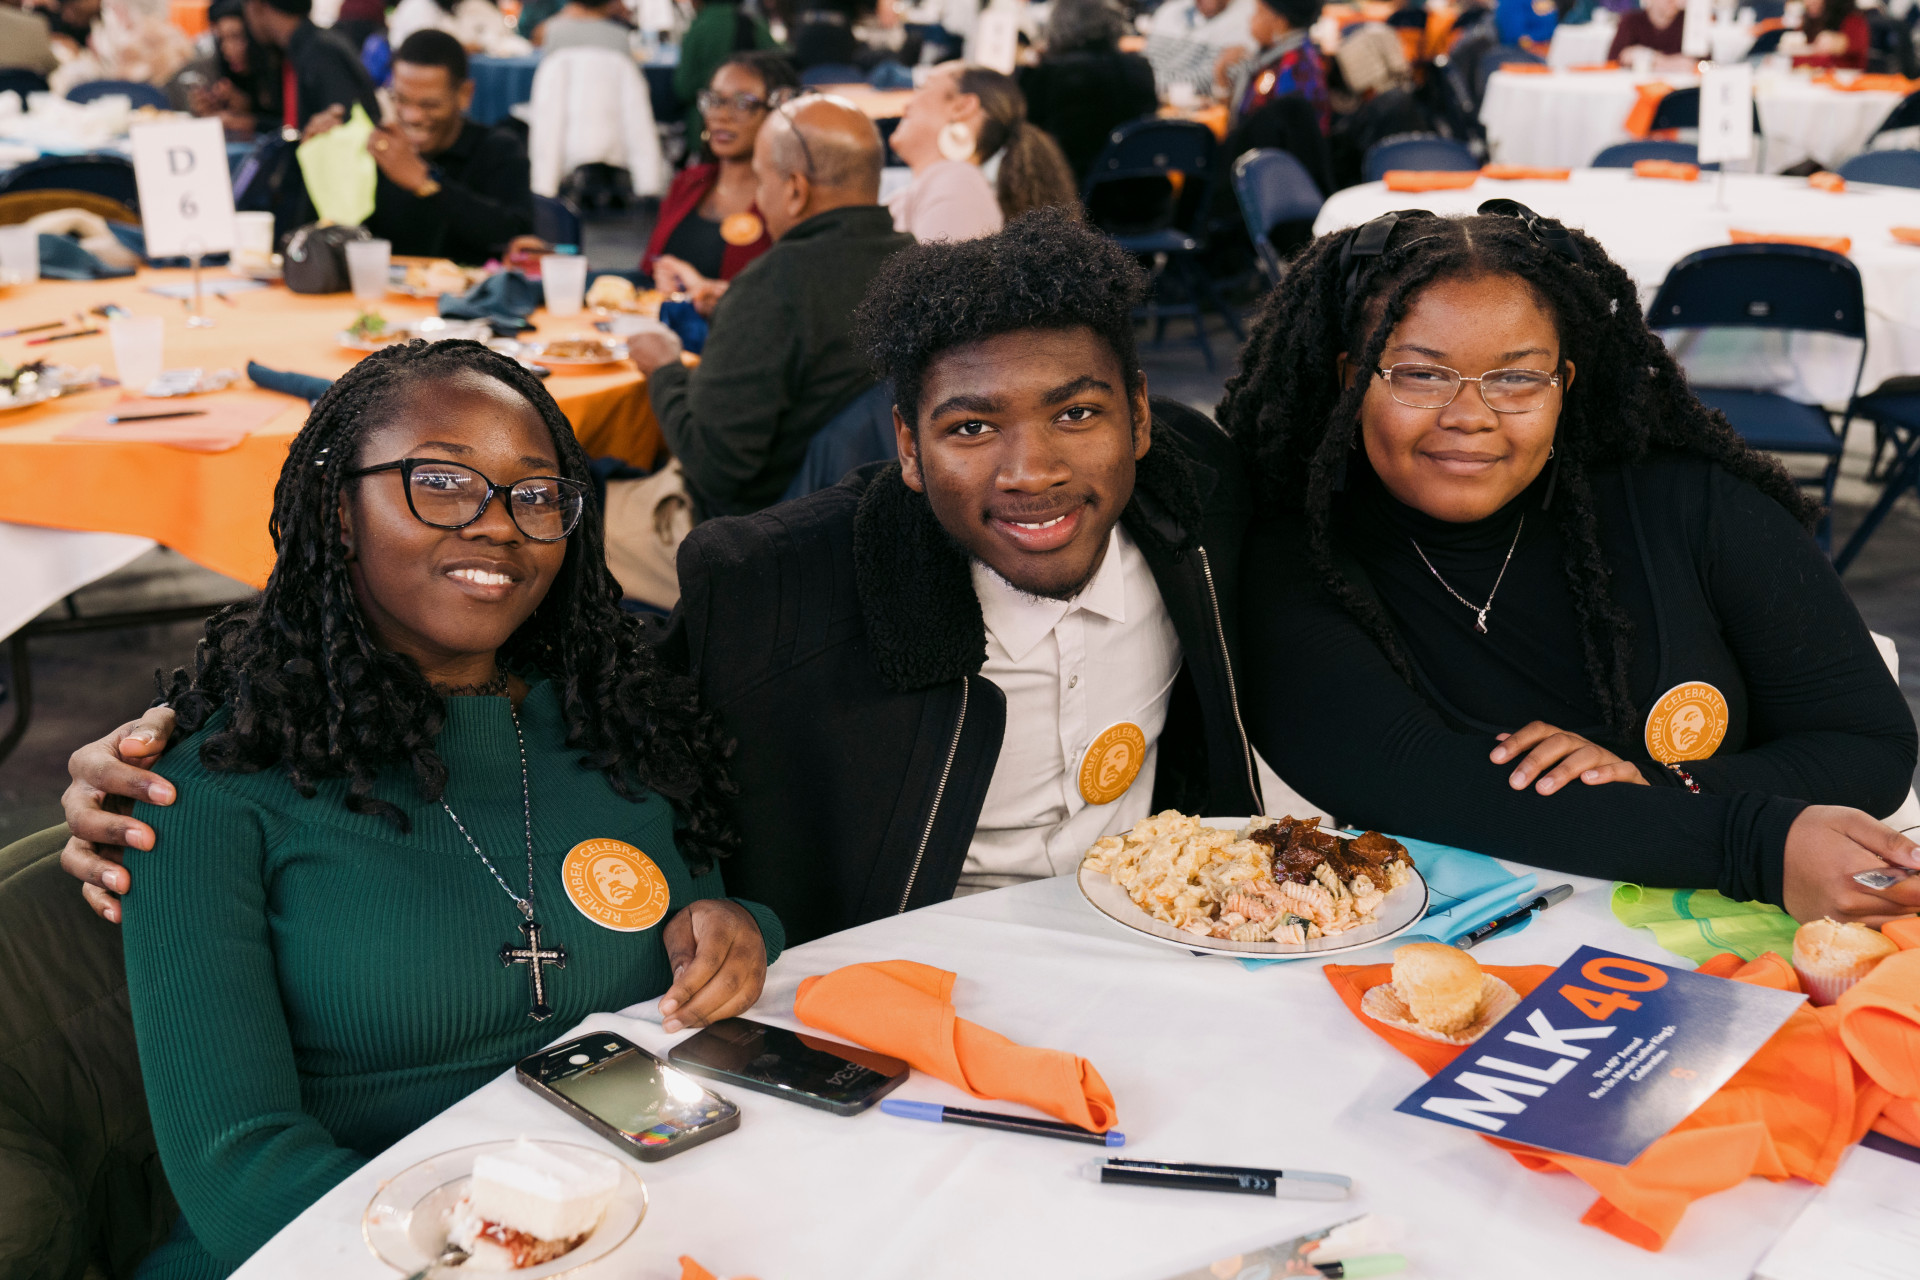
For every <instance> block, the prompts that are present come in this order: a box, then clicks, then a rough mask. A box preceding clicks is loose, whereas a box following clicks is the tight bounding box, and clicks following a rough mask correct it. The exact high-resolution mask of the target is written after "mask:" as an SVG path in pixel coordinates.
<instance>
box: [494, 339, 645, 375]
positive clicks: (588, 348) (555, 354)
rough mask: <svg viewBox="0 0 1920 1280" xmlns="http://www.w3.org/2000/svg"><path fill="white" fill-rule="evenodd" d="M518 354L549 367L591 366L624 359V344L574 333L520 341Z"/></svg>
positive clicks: (625, 349)
mask: <svg viewBox="0 0 1920 1280" xmlns="http://www.w3.org/2000/svg"><path fill="white" fill-rule="evenodd" d="M518 354H519V355H521V356H524V357H525V358H526V359H528V360H531V361H533V362H534V363H535V364H541V365H545V366H546V367H547V368H549V369H591V368H593V367H594V366H596V365H603V364H612V363H614V362H615V361H616V360H625V359H626V358H627V344H626V343H624V342H616V341H614V340H612V339H609V338H601V337H585V336H576V337H572V338H557V339H555V340H554V341H552V342H523V343H521V344H520V350H519V352H518Z"/></svg>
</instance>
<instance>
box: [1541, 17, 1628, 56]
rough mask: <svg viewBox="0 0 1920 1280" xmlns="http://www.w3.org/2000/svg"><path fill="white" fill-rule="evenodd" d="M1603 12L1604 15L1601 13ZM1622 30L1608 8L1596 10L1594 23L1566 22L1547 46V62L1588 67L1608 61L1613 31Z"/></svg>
mask: <svg viewBox="0 0 1920 1280" xmlns="http://www.w3.org/2000/svg"><path fill="white" fill-rule="evenodd" d="M1603 13H1604V14H1606V17H1604V18H1602V17H1601V16H1600V15H1601V14H1603ZM1619 29H1620V24H1619V22H1618V21H1617V20H1616V19H1615V18H1614V16H1613V14H1612V13H1610V12H1608V11H1607V10H1605V9H1602V10H1600V11H1599V12H1598V13H1595V14H1594V16H1593V21H1591V22H1581V23H1577V24H1573V25H1569V24H1567V23H1564V22H1563V23H1561V24H1560V25H1559V26H1557V27H1555V28H1554V29H1553V43H1551V44H1549V45H1548V46H1547V65H1548V66H1550V67H1589V66H1595V65H1598V64H1599V63H1602V62H1605V61H1606V60H1607V50H1608V49H1610V48H1611V47H1612V46H1613V33H1614V32H1616V31H1618V30H1619Z"/></svg>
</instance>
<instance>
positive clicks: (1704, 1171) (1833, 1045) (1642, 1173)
mask: <svg viewBox="0 0 1920 1280" xmlns="http://www.w3.org/2000/svg"><path fill="white" fill-rule="evenodd" d="M1883 932H1885V933H1886V935H1887V936H1888V937H1889V938H1891V939H1892V940H1893V941H1894V942H1895V943H1896V944H1897V945H1899V946H1901V947H1903V948H1907V949H1908V950H1906V951H1904V952H1903V953H1902V954H1901V955H1895V956H1890V957H1888V958H1887V959H1886V960H1884V961H1882V962H1881V964H1880V966H1879V968H1877V969H1875V970H1874V971H1873V973H1872V974H1870V975H1869V976H1868V978H1867V979H1866V980H1864V981H1862V982H1861V983H1859V984H1858V985H1856V986H1855V987H1854V988H1853V989H1852V990H1850V991H1848V992H1847V993H1846V995H1844V996H1842V997H1841V1000H1840V1002H1839V1003H1837V1004H1835V1005H1833V1006H1831V1007H1829V1008H1825V1009H1815V1008H1813V1007H1812V1006H1811V1005H1806V1006H1802V1007H1801V1008H1800V1009H1798V1010H1796V1011H1795V1012H1794V1014H1793V1016H1792V1017H1790V1018H1789V1019H1787V1022H1786V1023H1785V1025H1783V1026H1782V1027H1781V1029H1780V1030H1779V1031H1778V1032H1776V1033H1775V1034H1774V1036H1773V1038H1772V1039H1770V1040H1768V1041H1767V1043H1766V1044H1765V1045H1763V1046H1762V1047H1761V1049H1760V1052H1758V1053H1757V1054H1755V1055H1754V1056H1753V1058H1752V1059H1751V1060H1749V1061H1748V1063H1747V1064H1746V1065H1745V1066H1744V1067H1742V1068H1741V1069H1740V1070H1739V1071H1738V1072H1736V1073H1735V1074H1734V1077H1733V1078H1732V1079H1731V1080H1729V1081H1728V1082H1727V1083H1726V1084H1725V1085H1723V1086H1721V1088H1720V1089H1719V1091H1718V1092H1716V1093H1715V1094H1714V1095H1713V1096H1712V1097H1710V1098H1708V1099H1707V1100H1706V1101H1705V1102H1704V1103H1702V1104H1701V1105H1700V1107H1699V1108H1698V1109H1697V1110H1695V1111H1694V1113H1693V1114H1692V1115H1690V1116H1688V1117H1687V1118H1686V1119H1685V1120H1683V1121H1681V1122H1680V1123H1679V1124H1678V1125H1676V1126H1675V1127H1674V1128H1673V1129H1672V1130H1671V1131H1670V1132H1668V1133H1667V1134H1666V1135H1665V1136H1663V1137H1661V1138H1660V1139H1658V1140H1657V1141H1655V1142H1654V1143H1653V1144H1652V1145H1651V1146H1649V1147H1648V1148H1647V1149H1646V1150H1645V1151H1643V1152H1641V1153H1640V1157H1639V1158H1638V1159H1636V1160H1635V1161H1634V1162H1633V1163H1632V1164H1630V1165H1626V1166H1624V1167H1623V1166H1620V1165H1610V1164H1602V1163H1600V1162H1599V1161H1596V1160H1586V1159H1582V1158H1580V1157H1578V1156H1568V1155H1559V1154H1556V1153H1554V1152H1550V1151H1542V1150H1539V1149H1537V1148H1533V1147H1521V1146H1518V1145H1516V1144H1514V1143H1510V1142H1503V1141H1501V1140H1499V1139H1497V1138H1489V1139H1487V1141H1490V1142H1492V1143H1493V1144H1494V1145H1495V1146H1498V1147H1501V1148H1503V1149H1505V1150H1506V1151H1508V1152H1510V1153H1511V1154H1512V1155H1513V1156H1514V1158H1515V1159H1516V1160H1518V1161H1519V1162H1520V1163H1521V1164H1523V1165H1525V1166H1526V1167H1527V1168H1529V1169H1533V1170H1536V1171H1550V1170H1555V1169H1560V1170H1565V1171H1566V1172H1568V1173H1571V1174H1573V1175H1574V1176H1575V1177H1577V1178H1579V1179H1580V1180H1581V1181H1582V1182H1585V1183H1586V1184H1587V1185H1588V1186H1590V1187H1592V1188H1593V1189H1594V1190H1595V1191H1597V1192H1598V1193H1599V1195H1600V1198H1599V1199H1598V1200H1596V1201H1595V1202H1594V1204H1593V1206H1592V1207H1591V1208H1590V1209H1588V1210H1587V1212H1586V1214H1585V1216H1583V1217H1582V1218H1581V1221H1582V1222H1585V1223H1587V1224H1588V1225H1589V1226H1596V1227H1599V1228H1600V1229H1601V1230H1603V1231H1606V1232H1608V1233H1610V1234H1612V1235H1615V1236H1618V1237H1619V1238H1620V1239H1622V1240H1625V1241H1628V1242H1629V1243H1631V1244H1636V1245H1639V1246H1640V1247H1641V1248H1644V1249H1654V1250H1657V1249H1659V1248H1660V1247H1661V1246H1663V1245H1664V1244H1666V1242H1667V1239H1668V1237H1670V1236H1671V1235H1672V1234H1673V1231H1674V1229H1675V1228H1676V1227H1677V1226H1679V1224H1680V1219H1681V1217H1682V1216H1683V1215H1684V1214H1685V1213H1686V1209H1687V1206H1688V1205H1690V1204H1691V1203H1693V1201H1695V1200H1698V1199H1700V1198H1701V1197H1703V1196H1707V1195H1711V1194H1712V1193H1714V1192H1716V1191H1722V1190H1725V1189H1726V1188H1728V1187H1732V1186H1736V1185H1738V1184H1739V1183H1741V1182H1743V1181H1745V1180H1746V1179H1747V1178H1748V1177H1750V1176H1755V1175H1757V1176H1760V1177H1764V1178H1772V1179H1780V1178H1785V1177H1800V1178H1806V1179H1808V1180H1809V1181H1812V1182H1821V1183H1824V1182H1826V1181H1827V1179H1828V1178H1829V1177H1831V1176H1832V1174H1833V1170H1834V1168H1835V1167H1836V1166H1837V1165H1838V1164H1839V1162H1840V1158H1841V1156H1842V1155H1844V1154H1845V1152H1846V1149H1847V1148H1848V1147H1849V1146H1851V1145H1852V1144H1853V1143H1856V1142H1858V1141H1859V1140H1860V1138H1861V1137H1862V1135H1864V1134H1865V1133H1866V1131H1867V1130H1868V1129H1869V1128H1878V1129H1879V1130H1881V1131H1882V1132H1884V1133H1887V1134H1889V1135H1890V1136H1892V1137H1895V1138H1898V1139H1900V1140H1901V1141H1905V1142H1911V1141H1913V1140H1914V1139H1915V1138H1916V1137H1920V922H1902V924H1900V925H1894V926H1889V927H1888V928H1887V929H1886V930H1884V931H1883ZM1895 961H1899V962H1900V964H1899V965H1898V966H1897V967H1895V968H1888V966H1889V965H1893V964H1894V963H1895ZM1699 971H1700V972H1701V973H1706V974H1711V975H1713V976H1714V977H1720V978H1728V979H1731V980H1733V981H1735V982H1750V983H1753V984H1755V985H1756V986H1766V987H1774V988H1777V989H1779V990H1783V991H1798V990H1799V989H1800V985H1799V979H1798V978H1797V977H1795V976H1794V972H1793V968H1792V966H1791V965H1789V964H1788V963H1787V962H1786V961H1785V960H1783V959H1781V958H1780V957H1779V956H1778V955H1776V954H1774V953H1772V952H1767V953H1765V954H1763V955H1762V956H1761V957H1760V958H1759V959H1757V960H1753V961H1750V962H1746V963H1742V962H1741V960H1740V958H1739V957H1738V956H1734V955H1727V954H1722V955H1718V956H1715V957H1714V958H1713V959H1712V960H1709V961H1708V962H1707V963H1706V964H1703V965H1701V966H1700V970H1699ZM1487 972H1488V973H1493V974H1497V975H1498V976H1500V977H1502V978H1505V979H1506V980H1507V981H1508V982H1509V983H1510V984H1512V986H1513V988H1514V989H1515V990H1516V991H1519V992H1520V993H1521V994H1522V995H1526V994H1528V993H1529V992H1531V991H1532V990H1533V989H1534V987H1536V986H1537V985H1539V983H1540V982H1541V981H1542V980H1544V979H1545V978H1546V977H1547V975H1548V974H1550V973H1551V972H1552V970H1551V969H1550V968H1548V967H1547V966H1545V965H1532V966H1527V967H1525V968H1499V967H1490V968H1488V970H1487ZM1325 973H1326V975H1327V979H1328V981H1329V982H1331V983H1332V984H1333V988H1334V991H1335V992H1336V993H1337V994H1338V995H1339V996H1340V999H1341V1000H1342V1001H1343V1002H1345V1004H1346V1005H1347V1007H1348V1008H1349V1009H1352V1010H1353V1012H1354V1016H1356V1017H1358V1018H1359V1019H1360V1020H1361V1022H1363V1023H1365V1024H1366V1026H1367V1029H1368V1030H1370V1031H1372V1032H1373V1033H1374V1034H1376V1035H1378V1036H1380V1037H1381V1038H1382V1039H1384V1040H1386V1041H1387V1042H1388V1043H1389V1044H1392V1045H1393V1046H1394V1047H1395V1048H1396V1049H1399V1050H1400V1051H1401V1052H1402V1053H1404V1054H1406V1055H1407V1056H1408V1057H1409V1058H1412V1059H1413V1060H1414V1061H1415V1062H1416V1063H1418V1064H1419V1065H1420V1067H1421V1069H1422V1070H1424V1071H1425V1072H1426V1073H1427V1074H1428V1075H1432V1074H1434V1073H1435V1072H1437V1071H1439V1070H1440V1069H1441V1068H1442V1067H1444V1066H1445V1065H1446V1064H1447V1063H1449V1062H1451V1061H1452V1060H1453V1059H1454V1057H1456V1056H1457V1055H1458V1054H1459V1053H1460V1050H1459V1049H1458V1048H1455V1047H1454V1046H1451V1045H1443V1044H1436V1043H1434V1042H1433V1041H1430V1040H1422V1039H1419V1038H1418V1037H1415V1036H1410V1035H1408V1034H1407V1033H1405V1032H1403V1031H1400V1030H1397V1029H1395V1028H1393V1027H1388V1026H1385V1025H1383V1024H1381V1023H1378V1022H1375V1021H1374V1020H1373V1019H1371V1018H1368V1017H1366V1016H1365V1015H1363V1014H1361V1012H1360V1000H1361V997H1362V996H1364V995H1365V994H1366V992H1367V990H1368V989H1369V988H1371V987H1374V986H1378V985H1379V984H1380V983H1382V982H1390V981H1392V979H1393V967H1392V966H1391V965H1384V964H1379V965H1366V966H1361V967H1349V966H1343V965H1328V966H1327V967H1326V969H1325ZM1883 974H1884V977H1883V976H1882V975H1883ZM1850 1034H1851V1041H1850V1040H1849V1035H1850ZM1854 1043H1858V1044H1859V1045H1861V1046H1862V1047H1863V1048H1864V1049H1865V1050H1866V1052H1867V1055H1868V1056H1867V1059H1866V1060H1865V1061H1862V1060H1861V1059H1860V1057H1859V1055H1858V1054H1857V1053H1852V1052H1850V1050H1852V1049H1853V1045H1854ZM1868 1063H1871V1064H1872V1065H1870V1066H1869V1065H1867V1064H1868ZM1876 1072H1878V1073H1880V1074H1878V1075H1876V1074H1875V1073H1876ZM1882 1077H1884V1078H1882ZM1889 1083H1891V1084H1892V1085H1893V1086H1895V1088H1896V1089H1908V1090H1912V1093H1910V1094H1908V1095H1906V1096H1898V1095H1897V1094H1896V1092H1895V1091H1894V1090H1892V1089H1889V1088H1888V1087H1887V1086H1888V1084H1889Z"/></svg>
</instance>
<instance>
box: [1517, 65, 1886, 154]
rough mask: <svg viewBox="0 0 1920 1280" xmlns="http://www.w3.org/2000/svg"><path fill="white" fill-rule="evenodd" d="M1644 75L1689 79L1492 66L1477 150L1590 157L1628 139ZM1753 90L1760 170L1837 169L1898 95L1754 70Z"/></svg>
mask: <svg viewBox="0 0 1920 1280" xmlns="http://www.w3.org/2000/svg"><path fill="white" fill-rule="evenodd" d="M1650 78H1661V79H1666V80H1668V82H1669V83H1671V84H1673V85H1675V86H1676V87H1683V86H1686V85H1691V84H1697V83H1698V81H1697V79H1694V78H1692V77H1684V76H1675V77H1646V76H1638V75H1635V74H1634V73H1633V72H1631V71H1564V72H1557V73H1555V74H1553V75H1548V76H1543V75H1524V74H1522V75H1514V74H1512V73H1509V72H1505V71H1496V72H1494V73H1493V75H1492V76H1491V77H1489V78H1488V80H1487V96H1486V98H1485V100H1484V101H1482V102H1481V104H1480V123H1481V125H1482V126H1484V127H1485V129H1486V131H1487V147H1488V149H1489V151H1490V152H1491V153H1492V157H1493V159H1494V160H1495V161H1497V162H1499V163H1501V164H1529V165H1540V166H1544V167H1552V168H1559V169H1577V168H1579V167H1581V166H1582V165H1586V164H1590V163H1592V161H1593V158H1594V156H1596V155H1598V154H1599V153H1600V151H1601V149H1602V148H1604V147H1610V146H1612V145H1613V144H1614V143H1616V142H1627V141H1629V140H1630V138H1629V135H1628V133H1627V130H1626V120H1627V113H1628V112H1629V111H1631V110H1632V109H1633V104H1634V102H1635V100H1636V99H1637V97H1638V95H1637V94H1636V93H1635V91H1634V86H1635V85H1636V84H1639V83H1641V82H1643V81H1645V80H1647V79H1650ZM1754 97H1755V100H1756V101H1757V102H1758V103H1759V106H1760V129H1761V133H1762V136H1763V137H1764V139H1765V142H1766V146H1765V149H1764V152H1763V154H1762V155H1761V156H1760V157H1759V159H1760V161H1761V162H1762V163H1763V164H1764V165H1765V168H1766V170H1767V171H1768V172H1770V173H1778V172H1779V171H1780V170H1782V169H1785V168H1788V167H1790V166H1792V165H1796V164H1798V163H1800V162H1801V161H1802V160H1806V159H1808V158H1812V159H1814V160H1817V161H1819V162H1820V163H1821V164H1822V165H1824V166H1826V167H1827V168H1830V169H1831V168H1837V167H1838V166H1839V164H1840V162H1841V161H1843V160H1846V159H1848V158H1849V157H1851V156H1854V155H1857V154H1859V153H1860V152H1861V151H1863V150H1865V149H1866V145H1867V139H1868V138H1869V137H1871V136H1872V134H1873V131H1874V130H1875V129H1877V128H1879V127H1880V122H1881V121H1882V120H1884V119H1886V118H1887V113H1888V112H1889V111H1892V110H1893V108H1894V107H1895V105H1897V104H1898V103H1899V101H1900V95H1899V94H1896V93H1882V92H1879V91H1878V90H1874V91H1869V92H1861V93H1847V92H1844V91H1842V90H1839V89H1832V88H1828V87H1826V86H1823V85H1816V84H1814V83H1813V82H1812V80H1811V79H1809V78H1807V77H1805V76H1767V75H1762V76H1760V77H1758V78H1757V79H1756V81H1755V84H1754ZM1733 167H1734V168H1741V167H1743V166H1740V165H1735V166H1733ZM1746 167H1751V166H1746Z"/></svg>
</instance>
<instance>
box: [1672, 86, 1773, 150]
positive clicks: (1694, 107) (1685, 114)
mask: <svg viewBox="0 0 1920 1280" xmlns="http://www.w3.org/2000/svg"><path fill="white" fill-rule="evenodd" d="M1699 127H1700V90H1699V89H1697V88H1695V89H1675V90H1674V91H1673V92H1672V93H1670V94H1668V95H1667V96H1666V97H1664V98H1662V99H1660V104H1659V105H1658V106H1656V107H1655V108H1654V109H1653V123H1652V124H1651V125H1649V126H1648V129H1649V130H1650V131H1651V132H1653V133H1659V132H1660V131H1661V130H1663V129H1698V128H1699ZM1753 135H1754V137H1756V138H1758V137H1759V136H1760V107H1759V105H1758V104H1757V103H1756V104H1755V105H1754V108H1753Z"/></svg>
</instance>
